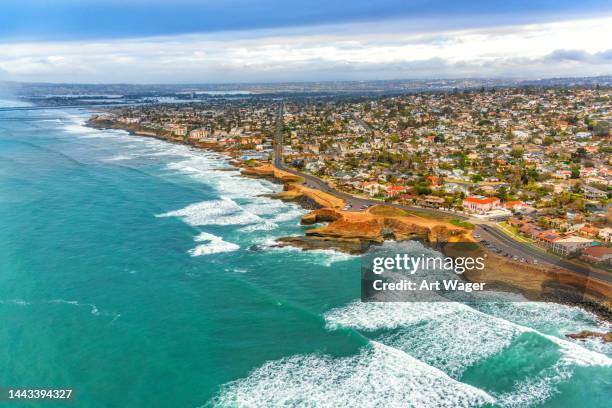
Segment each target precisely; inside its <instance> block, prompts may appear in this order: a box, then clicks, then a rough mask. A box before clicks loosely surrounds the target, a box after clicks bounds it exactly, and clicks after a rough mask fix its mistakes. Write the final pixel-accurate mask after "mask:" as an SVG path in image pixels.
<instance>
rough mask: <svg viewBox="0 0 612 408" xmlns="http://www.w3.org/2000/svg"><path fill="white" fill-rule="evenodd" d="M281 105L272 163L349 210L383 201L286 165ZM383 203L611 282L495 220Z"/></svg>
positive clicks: (526, 256) (521, 254) (541, 261)
mask: <svg viewBox="0 0 612 408" xmlns="http://www.w3.org/2000/svg"><path fill="white" fill-rule="evenodd" d="M283 109H284V107H283V104H282V103H281V106H280V107H279V111H278V117H277V122H276V135H275V146H274V165H275V166H276V167H277V168H279V169H281V170H284V171H286V172H288V173H291V174H295V175H296V176H300V177H302V178H304V184H305V185H306V186H308V187H312V188H316V189H318V190H321V191H325V192H327V193H330V194H332V195H334V196H336V197H340V198H342V199H343V200H344V201H345V202H346V203H347V204H348V205H350V206H351V208H350V209H349V210H350V211H363V210H364V209H365V207H366V206H372V205H376V204H383V203H382V202H381V201H378V200H372V199H368V198H361V197H355V196H353V195H351V194H348V193H345V192H343V191H338V190H336V189H334V188H332V187H330V186H329V185H328V184H327V183H326V182H325V181H323V180H321V179H320V178H318V177H315V176H312V175H310V174H306V173H302V172H300V171H297V170H295V169H292V168H289V167H287V166H285V164H284V163H283V161H282V149H283V139H282V124H283V121H282V117H283ZM384 204H385V205H389V206H392V207H395V208H400V209H403V210H407V211H411V212H416V213H418V212H422V213H428V214H430V215H431V214H441V215H444V216H449V215H450V216H452V217H453V218H458V219H462V220H467V221H469V222H470V223H472V224H474V225H475V226H476V227H475V230H474V232H475V233H476V234H478V235H480V237H481V238H482V239H484V240H486V241H488V242H491V243H492V244H493V245H495V247H496V248H499V249H500V250H501V251H502V253H505V254H508V255H509V256H510V257H512V256H516V257H517V258H519V260H520V259H521V258H524V259H525V260H526V262H529V263H532V262H533V260H537V262H538V263H539V264H551V265H556V266H560V267H562V268H565V269H568V270H570V271H573V272H576V273H578V274H580V275H587V276H590V277H594V278H597V279H600V280H603V281H605V282H610V283H612V274H609V273H606V272H604V271H601V272H597V271H593V270H590V269H589V268H588V267H586V266H584V267H583V266H580V265H576V264H574V263H572V262H568V261H566V260H564V259H562V258H559V257H557V256H555V255H553V254H549V253H546V252H543V251H540V250H538V249H537V248H534V247H533V245H531V244H528V243H524V242H520V241H517V240H515V239H513V238H512V237H510V236H508V235H506V234H505V233H504V232H502V231H500V230H499V228H497V227H496V226H495V224H494V223H492V222H490V221H483V220H480V219H475V218H471V217H468V216H466V215H464V214H457V213H454V212H450V211H444V210H433V209H424V208H420V207H411V206H406V205H401V204H394V203H384Z"/></svg>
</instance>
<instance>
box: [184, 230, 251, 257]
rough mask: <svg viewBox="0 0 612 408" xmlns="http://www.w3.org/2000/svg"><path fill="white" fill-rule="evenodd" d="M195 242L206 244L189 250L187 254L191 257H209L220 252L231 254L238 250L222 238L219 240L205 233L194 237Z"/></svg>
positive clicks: (237, 247) (238, 247) (236, 246)
mask: <svg viewBox="0 0 612 408" xmlns="http://www.w3.org/2000/svg"><path fill="white" fill-rule="evenodd" d="M195 241H196V242H206V243H205V244H202V245H198V246H197V247H195V248H193V249H190V250H189V254H190V255H191V256H201V255H210V254H217V253H221V252H232V251H237V250H238V249H240V246H239V245H236V244H234V243H232V242H227V241H224V240H223V238H220V237H218V236H216V235H213V234H209V233H207V232H202V233H200V235H198V236H197V237H195Z"/></svg>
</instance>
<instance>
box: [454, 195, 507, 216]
mask: <svg viewBox="0 0 612 408" xmlns="http://www.w3.org/2000/svg"><path fill="white" fill-rule="evenodd" d="M500 207H501V201H500V200H499V198H497V197H484V196H469V197H466V198H465V199H464V200H463V208H465V209H466V210H468V211H470V212H476V213H480V214H484V213H486V212H487V211H491V210H494V209H496V208H500Z"/></svg>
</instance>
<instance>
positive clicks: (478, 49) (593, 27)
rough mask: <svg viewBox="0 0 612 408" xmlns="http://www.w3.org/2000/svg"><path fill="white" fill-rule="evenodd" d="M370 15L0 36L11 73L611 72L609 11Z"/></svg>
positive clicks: (95, 78)
mask: <svg viewBox="0 0 612 408" xmlns="http://www.w3.org/2000/svg"><path fill="white" fill-rule="evenodd" d="M401 26H402V24H401V23H400V22H395V23H393V24H391V23H390V24H386V25H385V26H383V27H381V26H376V25H372V24H371V23H363V24H350V25H338V26H325V27H319V28H318V29H313V28H308V29H303V30H296V29H291V30H284V29H279V30H256V31H253V32H245V31H240V32H226V33H215V34H209V35H181V36H166V37H150V38H141V39H138V38H136V39H122V40H105V41H102V40H97V41H80V42H44V43H27V44H23V43H13V44H10V43H9V44H0V69H1V70H4V71H6V72H7V73H8V76H10V78H11V79H14V80H23V81H51V82H138V83H143V82H144V83H147V82H148V83H152V82H157V83H162V82H163V83H173V82H182V83H187V82H191V83H194V82H199V83H204V82H257V81H300V80H343V79H394V78H424V77H431V78H442V77H449V78H450V77H483V76H494V77H499V76H513V77H542V76H574V75H600V74H610V73H612V50H611V49H609V48H608V47H609V42H608V41H607V39H608V38H612V18H599V19H592V20H576V21H569V22H558V23H547V24H535V25H534V24H531V25H518V26H510V27H495V28H486V29H471V30H459V31H425V32H420V33H413V32H411V31H402V29H401Z"/></svg>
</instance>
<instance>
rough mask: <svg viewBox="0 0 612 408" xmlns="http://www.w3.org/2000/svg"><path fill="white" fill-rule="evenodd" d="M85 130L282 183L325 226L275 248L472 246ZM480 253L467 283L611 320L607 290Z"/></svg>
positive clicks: (264, 170) (433, 225) (309, 221)
mask: <svg viewBox="0 0 612 408" xmlns="http://www.w3.org/2000/svg"><path fill="white" fill-rule="evenodd" d="M87 125H88V126H90V127H94V128H98V129H121V130H125V131H128V132H130V133H131V134H134V135H139V136H145V137H154V138H157V139H160V140H164V141H167V142H172V143H180V144H188V145H191V146H193V147H196V148H203V149H208V150H211V151H215V152H219V153H223V154H226V155H228V156H230V157H232V158H233V159H234V160H232V162H231V164H232V165H234V166H236V167H239V168H241V174H242V175H243V176H245V177H253V178H265V179H268V180H270V181H273V182H276V183H280V184H282V185H283V191H282V192H280V193H276V194H271V195H269V196H270V197H272V198H276V199H280V200H283V201H287V202H294V203H297V204H299V205H300V206H302V207H303V208H306V209H309V210H311V212H309V213H308V214H306V215H304V216H303V217H302V220H301V223H302V224H303V225H313V224H318V223H326V225H325V226H321V227H317V228H313V229H310V230H307V231H305V233H304V235H301V236H289V237H281V238H278V239H277V240H276V243H277V246H279V247H286V246H291V247H297V248H301V249H302V250H314V249H332V250H336V251H340V252H345V253H349V254H362V253H364V252H366V251H367V250H368V249H370V248H371V247H372V246H373V245H381V244H382V243H383V242H384V241H385V240H394V241H407V240H419V241H421V242H424V243H425V244H428V245H436V246H437V249H439V250H441V251H442V252H443V253H444V254H445V255H448V256H466V253H465V251H464V249H462V252H461V253H454V252H456V250H457V249H456V247H455V248H453V247H452V244H453V243H466V242H474V239H473V237H472V235H471V231H469V230H467V229H465V228H462V227H458V226H455V225H453V224H450V223H448V222H446V221H443V220H432V219H425V218H422V217H419V216H416V215H414V214H409V213H407V212H405V211H403V210H400V209H397V208H393V207H388V206H384V205H379V206H374V207H371V208H370V209H368V210H367V211H364V212H348V211H342V210H341V208H342V207H343V206H344V201H343V200H342V199H340V198H337V197H335V196H333V195H331V194H328V193H325V192H322V191H319V190H315V189H312V188H308V187H306V186H304V185H303V184H302V182H303V180H302V179H301V177H299V176H296V175H294V174H291V173H288V172H285V171H282V170H280V169H277V168H275V167H274V166H272V165H271V164H257V165H253V164H252V163H251V164H246V163H244V162H243V161H241V160H236V157H239V152H237V151H232V150H227V149H221V148H219V146H216V145H210V146H209V145H208V144H206V145H203V144H201V143H198V142H190V143H187V142H186V141H185V140H184V139H182V138H181V139H177V138H174V137H172V136H171V135H170V134H160V133H156V132H151V131H149V130H147V129H142V128H140V127H139V126H137V125H129V124H118V123H115V122H113V121H110V120H95V119H90V120H89V121H88V122H87ZM445 244H451V246H449V245H445ZM478 250H479V251H484V253H486V256H487V257H488V262H487V263H488V265H489V267H488V268H486V270H485V271H480V272H474V271H472V272H470V273H466V274H464V277H465V278H466V279H467V280H469V281H470V282H486V283H487V284H489V285H490V287H495V288H498V289H500V290H503V291H509V292H518V293H521V294H522V295H524V296H525V297H526V298H527V299H530V300H540V301H552V302H556V303H563V304H570V305H578V306H581V307H583V308H585V309H587V310H590V311H592V312H594V313H596V314H597V315H598V316H600V317H601V318H603V319H605V320H607V321H612V301H611V300H610V299H612V288H611V287H610V285H608V284H606V283H604V282H600V281H596V280H593V279H589V278H588V277H584V276H579V275H576V274H575V273H572V272H569V271H565V270H564V269H562V268H559V267H552V266H543V265H538V266H536V265H527V264H518V263H516V262H513V261H511V260H509V259H507V258H502V257H499V256H497V255H496V254H494V253H492V252H490V251H487V250H485V249H483V248H481V247H478Z"/></svg>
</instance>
